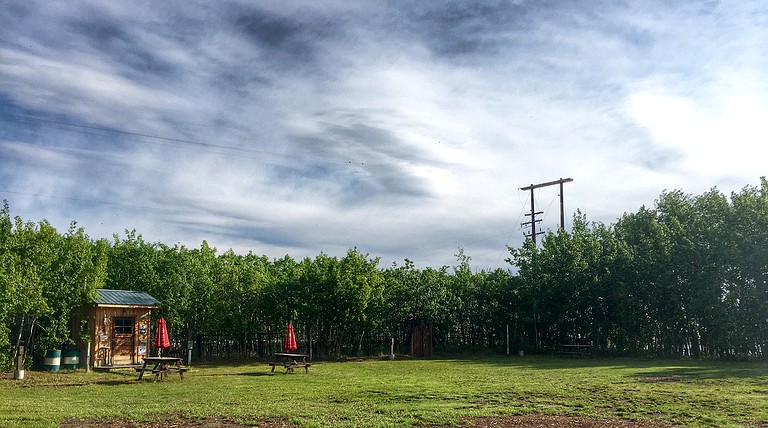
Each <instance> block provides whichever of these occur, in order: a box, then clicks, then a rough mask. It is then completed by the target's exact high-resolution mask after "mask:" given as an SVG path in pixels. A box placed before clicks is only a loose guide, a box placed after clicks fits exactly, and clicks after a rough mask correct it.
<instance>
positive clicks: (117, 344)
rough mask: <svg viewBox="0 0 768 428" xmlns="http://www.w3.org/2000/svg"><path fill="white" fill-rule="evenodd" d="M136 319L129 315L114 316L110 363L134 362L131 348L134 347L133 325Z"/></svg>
mask: <svg viewBox="0 0 768 428" xmlns="http://www.w3.org/2000/svg"><path fill="white" fill-rule="evenodd" d="M135 322H136V320H135V319H134V318H129V317H115V319H114V325H115V327H114V331H113V332H112V364H113V365H123V364H134V363H135V361H134V359H133V350H134V349H136V348H135V342H134V338H135V332H134V328H133V327H134V325H135Z"/></svg>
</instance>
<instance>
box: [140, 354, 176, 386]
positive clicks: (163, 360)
mask: <svg viewBox="0 0 768 428" xmlns="http://www.w3.org/2000/svg"><path fill="white" fill-rule="evenodd" d="M143 359H144V364H142V365H141V367H137V368H136V371H137V372H139V380H141V379H142V378H143V377H144V372H146V371H148V370H149V371H151V372H152V374H154V375H155V381H157V378H158V377H159V378H160V380H163V379H164V378H165V376H167V375H168V374H169V373H178V374H179V377H180V378H181V380H184V372H185V371H187V370H189V369H188V368H186V367H183V366H182V360H181V358H179V357H144V358H143Z"/></svg>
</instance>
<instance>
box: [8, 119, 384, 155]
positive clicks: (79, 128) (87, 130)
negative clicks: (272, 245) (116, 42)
mask: <svg viewBox="0 0 768 428" xmlns="http://www.w3.org/2000/svg"><path fill="white" fill-rule="evenodd" d="M0 120H4V121H6V122H14V123H19V124H24V125H30V124H31V123H32V122H38V123H40V124H42V125H43V126H49V127H54V126H55V125H59V126H63V127H71V128H76V130H75V129H66V128H61V127H58V128H56V129H59V130H63V131H69V132H81V133H84V134H91V135H102V134H100V133H112V134H119V135H125V136H128V137H136V138H141V139H149V140H157V141H161V142H164V143H166V144H163V143H152V144H160V145H163V146H167V147H176V146H177V145H178V144H182V145H187V146H194V147H197V148H202V149H208V150H207V151H209V152H211V153H216V154H221V155H231V154H229V153H223V152H216V151H212V150H211V149H219V150H228V151H232V152H239V153H246V154H251V155H254V157H263V156H269V157H274V158H286V159H293V160H303V161H307V160H312V161H316V162H324V163H332V164H338V165H352V166H365V165H366V164H367V165H373V164H370V163H366V162H352V161H351V160H347V161H340V160H336V159H329V158H323V157H319V156H304V155H294V154H288V153H278V152H270V151H266V150H257V149H249V148H246V147H235V146H227V145H224V144H214V143H207V142H201V141H194V140H188V139H183V138H173V137H163V136H159V135H153V134H147V133H142V132H132V131H123V130H120V129H111V128H105V127H100V126H93V125H85V124H81V123H73V122H65V121H61V120H52V119H43V118H40V117H31V116H21V115H4V116H1V117H0ZM93 131H98V132H100V133H97V132H93ZM168 143H173V144H168ZM241 157H243V156H241Z"/></svg>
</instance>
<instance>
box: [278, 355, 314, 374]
mask: <svg viewBox="0 0 768 428" xmlns="http://www.w3.org/2000/svg"><path fill="white" fill-rule="evenodd" d="M272 355H274V356H275V359H276V360H281V361H271V362H269V363H267V364H268V365H270V366H272V373H274V372H275V366H282V367H284V368H285V373H286V374H288V373H293V369H295V368H297V367H304V372H305V373H309V366H311V365H312V363H309V362H307V358H309V355H306V354H290V353H284V352H275V353H274V354H272ZM298 359H301V362H299V361H298Z"/></svg>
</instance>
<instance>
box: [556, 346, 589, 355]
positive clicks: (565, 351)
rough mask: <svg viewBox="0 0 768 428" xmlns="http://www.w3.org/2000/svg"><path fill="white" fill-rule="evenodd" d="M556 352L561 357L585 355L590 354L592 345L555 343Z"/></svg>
mask: <svg viewBox="0 0 768 428" xmlns="http://www.w3.org/2000/svg"><path fill="white" fill-rule="evenodd" d="M557 354H558V355H560V356H561V357H587V356H590V355H592V345H580V344H564V345H557Z"/></svg>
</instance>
